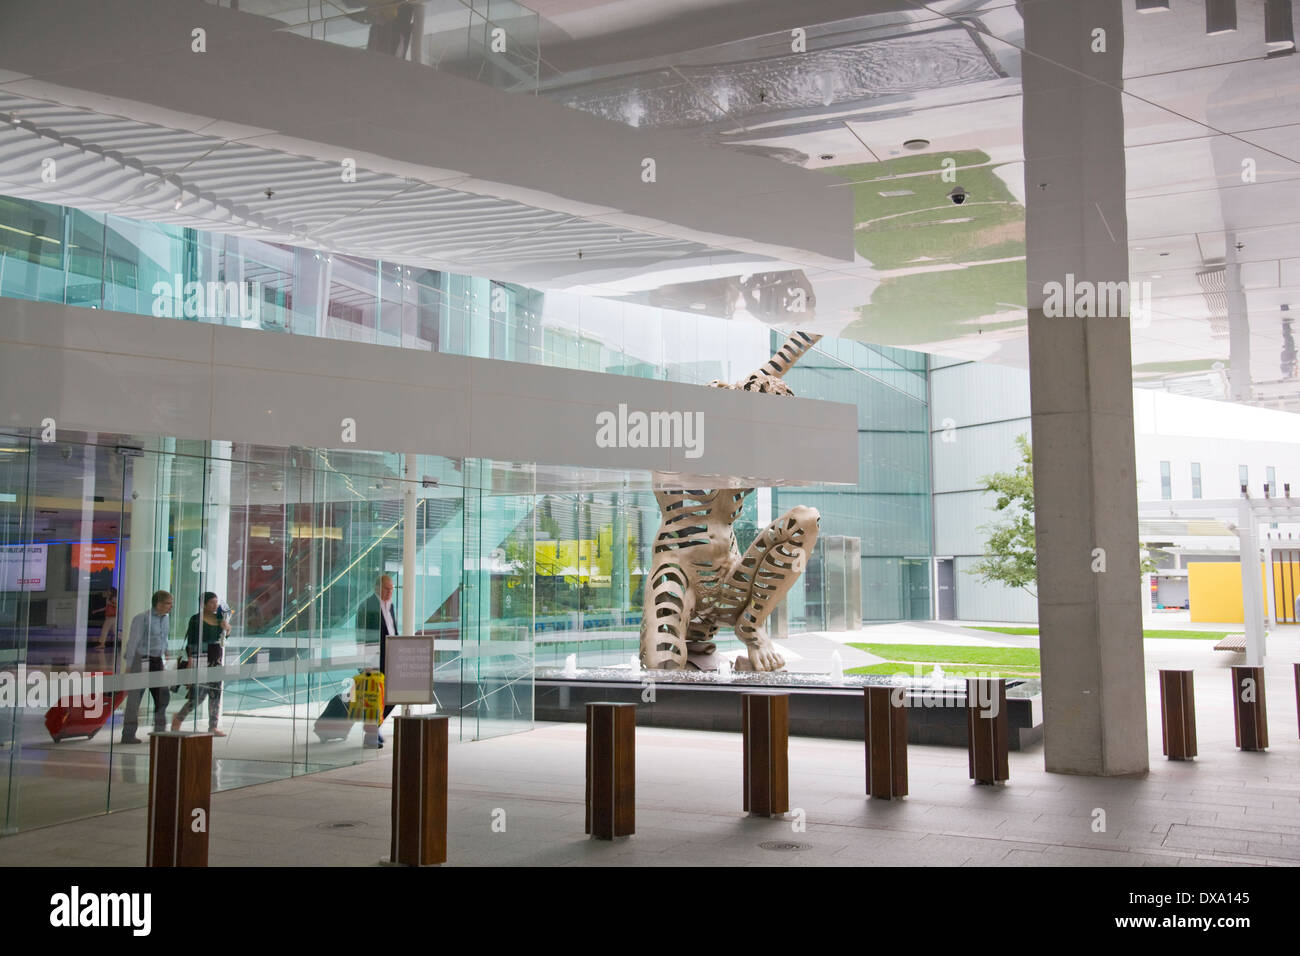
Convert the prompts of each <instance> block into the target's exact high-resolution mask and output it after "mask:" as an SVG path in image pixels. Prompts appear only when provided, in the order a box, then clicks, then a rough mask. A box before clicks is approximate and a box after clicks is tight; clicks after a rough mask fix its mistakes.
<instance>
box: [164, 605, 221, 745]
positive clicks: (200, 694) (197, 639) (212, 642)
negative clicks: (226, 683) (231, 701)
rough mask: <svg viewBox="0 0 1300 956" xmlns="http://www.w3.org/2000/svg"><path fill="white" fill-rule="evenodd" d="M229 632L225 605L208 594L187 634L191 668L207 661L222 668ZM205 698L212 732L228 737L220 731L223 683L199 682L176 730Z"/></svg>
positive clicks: (179, 715) (174, 725)
mask: <svg viewBox="0 0 1300 956" xmlns="http://www.w3.org/2000/svg"><path fill="white" fill-rule="evenodd" d="M228 633H230V621H228V620H227V619H226V615H225V613H224V612H223V611H222V609H221V602H220V601H218V600H217V596H216V595H215V594H213V593H212V592H211V591H204V592H203V610H202V611H201V612H199V613H198V614H195V615H194V616H193V617H191V618H190V625H189V628H188V629H187V630H186V631H185V654H186V656H187V657H188V658H189V667H190V668H191V669H193V668H197V667H198V666H199V665H200V664H201V663H203V662H204V660H205V658H206V663H207V666H208V667H221V666H222V664H223V663H224V655H225V650H226V648H225V641H226V635H227V634H228ZM205 697H206V698H207V699H208V733H210V734H214V735H215V736H217V737H224V736H226V735H225V734H224V733H222V732H221V730H219V729H218V725H219V724H220V723H221V681H210V682H207V683H197V682H196V683H195V684H194V685H193V687H192V688H191V691H190V699H189V700H187V701H186V702H185V706H184V707H182V708H181V709H180V710H179V711H177V713H176V716H174V717H173V718H172V730H180V729H181V725H182V724H183V723H184V722H185V718H186V717H188V716H189V714H190V711H191V710H195V709H197V708H198V706H199V704H201V703H202V702H203V699H204V698H205Z"/></svg>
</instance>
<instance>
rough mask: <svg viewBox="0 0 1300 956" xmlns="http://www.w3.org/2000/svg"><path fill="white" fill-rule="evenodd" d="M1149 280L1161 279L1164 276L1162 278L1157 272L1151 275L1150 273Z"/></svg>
mask: <svg viewBox="0 0 1300 956" xmlns="http://www.w3.org/2000/svg"><path fill="white" fill-rule="evenodd" d="M1151 278H1153V279H1163V278H1164V276H1163V275H1162V274H1161V273H1159V272H1153V273H1151Z"/></svg>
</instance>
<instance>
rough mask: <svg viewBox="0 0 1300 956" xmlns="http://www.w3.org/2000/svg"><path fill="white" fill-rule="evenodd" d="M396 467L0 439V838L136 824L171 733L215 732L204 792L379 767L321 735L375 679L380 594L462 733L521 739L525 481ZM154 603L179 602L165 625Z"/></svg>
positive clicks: (185, 444) (287, 452)
mask: <svg viewBox="0 0 1300 956" xmlns="http://www.w3.org/2000/svg"><path fill="white" fill-rule="evenodd" d="M44 437H51V438H52V439H53V440H50V441H45V440H43V438H44ZM403 464H404V463H403V462H402V460H401V459H400V458H399V456H396V455H384V454H379V453H369V454H367V453H359V452H348V453H342V452H331V451H324V450H314V449H303V448H291V449H273V448H264V447H258V446H248V445H238V444H236V445H233V446H232V445H231V444H230V443H221V442H203V441H190V440H185V439H175V438H163V439H157V438H141V437H139V436H131V435H105V434H98V435H96V434H65V433H59V434H58V435H57V436H43V435H42V434H41V433H40V432H33V433H27V432H22V431H13V430H9V431H6V432H4V433H0V562H2V563H0V571H2V573H3V579H2V580H0V827H3V828H4V830H6V831H13V830H15V829H20V828H21V829H27V828H30V827H34V826H42V825H45V824H49V823H53V822H56V821H60V820H67V819H71V818H74V817H78V816H85V815H87V814H92V813H98V812H103V811H105V810H117V809H124V808H128V807H138V806H142V805H143V804H144V803H145V800H146V795H145V789H144V788H145V784H146V781H147V779H148V750H149V748H148V739H147V737H148V734H149V733H150V732H151V731H154V730H159V729H166V728H183V729H189V730H205V729H210V730H219V731H221V733H222V736H221V737H219V738H218V739H217V740H216V741H215V748H214V763H213V785H214V788H215V789H229V788H232V787H239V786H244V785H247V784H250V783H256V782H261V781H266V780H273V779H279V778H282V777H287V776H290V775H293V774H300V773H307V772H311V771H314V770H320V769H325V768H329V767H335V766H342V765H346V764H351V763H355V762H358V761H362V760H367V759H372V758H374V757H375V756H376V755H377V753H378V751H376V750H367V749H364V748H363V734H362V731H361V728H359V727H356V726H352V725H350V724H349V723H348V722H344V724H343V725H342V727H341V728H339V727H337V726H333V725H328V724H318V719H319V718H320V717H321V716H322V714H323V712H324V711H325V708H326V707H327V705H328V704H329V703H330V701H331V700H332V699H333V698H334V697H335V696H336V695H337V696H341V697H342V698H343V699H345V700H346V698H347V697H348V695H349V693H350V688H351V684H352V678H353V676H354V675H355V674H356V673H357V672H358V670H359V669H360V668H362V667H365V666H374V665H377V664H378V656H379V646H378V634H377V633H376V632H375V631H374V630H373V629H371V628H369V627H368V624H370V622H368V621H367V616H366V613H365V612H366V608H367V604H368V602H371V601H373V600H374V598H373V595H374V592H375V589H376V584H377V581H378V579H379V577H380V575H383V574H387V575H388V576H390V577H391V579H392V581H393V583H394V585H395V596H394V600H395V606H396V609H397V610H396V613H395V617H397V619H398V621H397V623H398V625H399V627H400V624H401V612H402V610H403V609H404V608H405V606H406V605H407V604H408V603H410V604H411V606H412V609H413V612H414V621H415V631H416V633H425V634H432V635H433V636H434V637H435V639H436V640H435V648H436V661H435V663H436V667H437V670H436V674H435V693H436V695H437V698H438V705H437V706H438V707H439V709H440V710H441V711H442V712H445V713H447V714H449V715H450V716H451V717H452V721H453V724H452V730H453V733H454V734H456V735H457V736H458V737H459V739H462V740H470V739H478V738H483V737H490V736H494V735H497V734H501V733H507V732H512V731H516V730H520V729H526V728H528V727H530V726H531V724H532V673H533V664H534V662H533V653H532V630H533V619H532V590H533V569H532V564H531V562H532V555H533V553H534V547H533V514H532V512H533V509H532V507H531V504H532V501H533V495H532V487H531V481H532V476H531V469H523V471H522V474H523V476H524V477H523V481H522V485H521V482H520V481H519V480H516V481H515V482H514V487H510V486H507V485H505V483H503V482H501V481H499V480H498V479H497V477H496V475H495V472H496V470H497V469H496V468H494V467H489V466H487V465H484V464H483V463H480V462H473V461H471V462H463V461H454V460H450V459H443V458H436V457H432V456H418V457H417V458H416V459H415V460H413V461H412V462H410V463H409V464H410V465H411V473H412V474H416V475H419V476H420V478H421V479H422V480H421V481H418V482H412V481H407V480H405V479H404V477H403V472H402V466H403ZM514 467H515V468H516V469H517V468H518V467H519V466H514ZM508 470H509V469H508ZM510 473H512V474H513V473H514V471H513V470H510ZM477 482H481V483H482V487H477V486H475V483H477ZM408 513H411V514H413V516H414V520H413V523H412V527H413V529H414V534H415V543H416V561H415V574H414V577H413V578H411V579H409V580H408V579H407V575H405V574H404V573H403V562H402V551H403V536H404V534H405V529H406V520H407V518H406V516H407V514H408ZM501 555H508V556H510V558H509V560H503V559H502V558H501V557H500V556H501ZM158 591H165V592H167V593H168V595H169V597H170V600H171V602H172V603H171V606H170V608H166V607H164V606H163V604H162V603H161V602H160V603H159V604H158V605H157V614H155V613H154V610H155V605H154V601H153V597H154V594H155V592H158ZM209 594H211V595H213V596H214V597H215V600H214V601H212V602H211V603H210V604H209V605H208V606H207V608H206V609H205V607H204V604H205V600H206V597H207V595H209ZM502 595H504V598H502V597H501V596H502ZM481 598H482V599H481ZM488 598H490V599H488ZM164 611H167V612H168V613H166V614H165V616H164V614H163V612H164ZM205 611H206V613H205ZM151 624H152V625H153V627H154V628H156V629H157V632H158V638H157V639H158V640H159V641H160V643H159V645H158V647H157V648H156V650H157V652H158V653H157V654H156V656H157V658H158V662H157V664H156V665H154V664H149V665H148V666H142V667H141V668H139V669H138V670H136V671H132V670H129V669H128V668H127V667H126V666H124V665H125V653H126V645H127V643H128V641H129V640H130V637H131V634H132V629H133V628H137V629H139V632H140V633H141V636H142V638H144V639H145V640H148V638H149V628H150V625H151ZM225 625H228V629H226V627H225ZM191 638H192V640H191ZM218 638H219V640H218ZM209 642H211V644H213V645H215V649H214V647H213V646H209ZM164 645H165V647H164ZM191 645H196V646H195V647H194V650H193V651H191V650H187V648H189V647H191ZM148 656H154V655H148V654H146V657H148ZM181 661H186V662H187V663H193V664H194V665H195V666H194V667H192V668H184V669H181V668H179V667H178V664H179V663H180V662H181ZM154 667H156V668H158V669H156V670H155V669H153V668H154ZM70 704H71V705H74V706H71V707H69V706H68V705H70ZM77 705H80V706H77ZM418 709H419V708H417V710H418ZM83 710H88V712H87V713H83ZM390 726H391V725H390ZM322 728H323V732H322ZM340 729H341V733H340V732H338V731H339V730H340ZM133 739H135V740H139V741H141V743H133V742H132V740H133Z"/></svg>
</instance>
